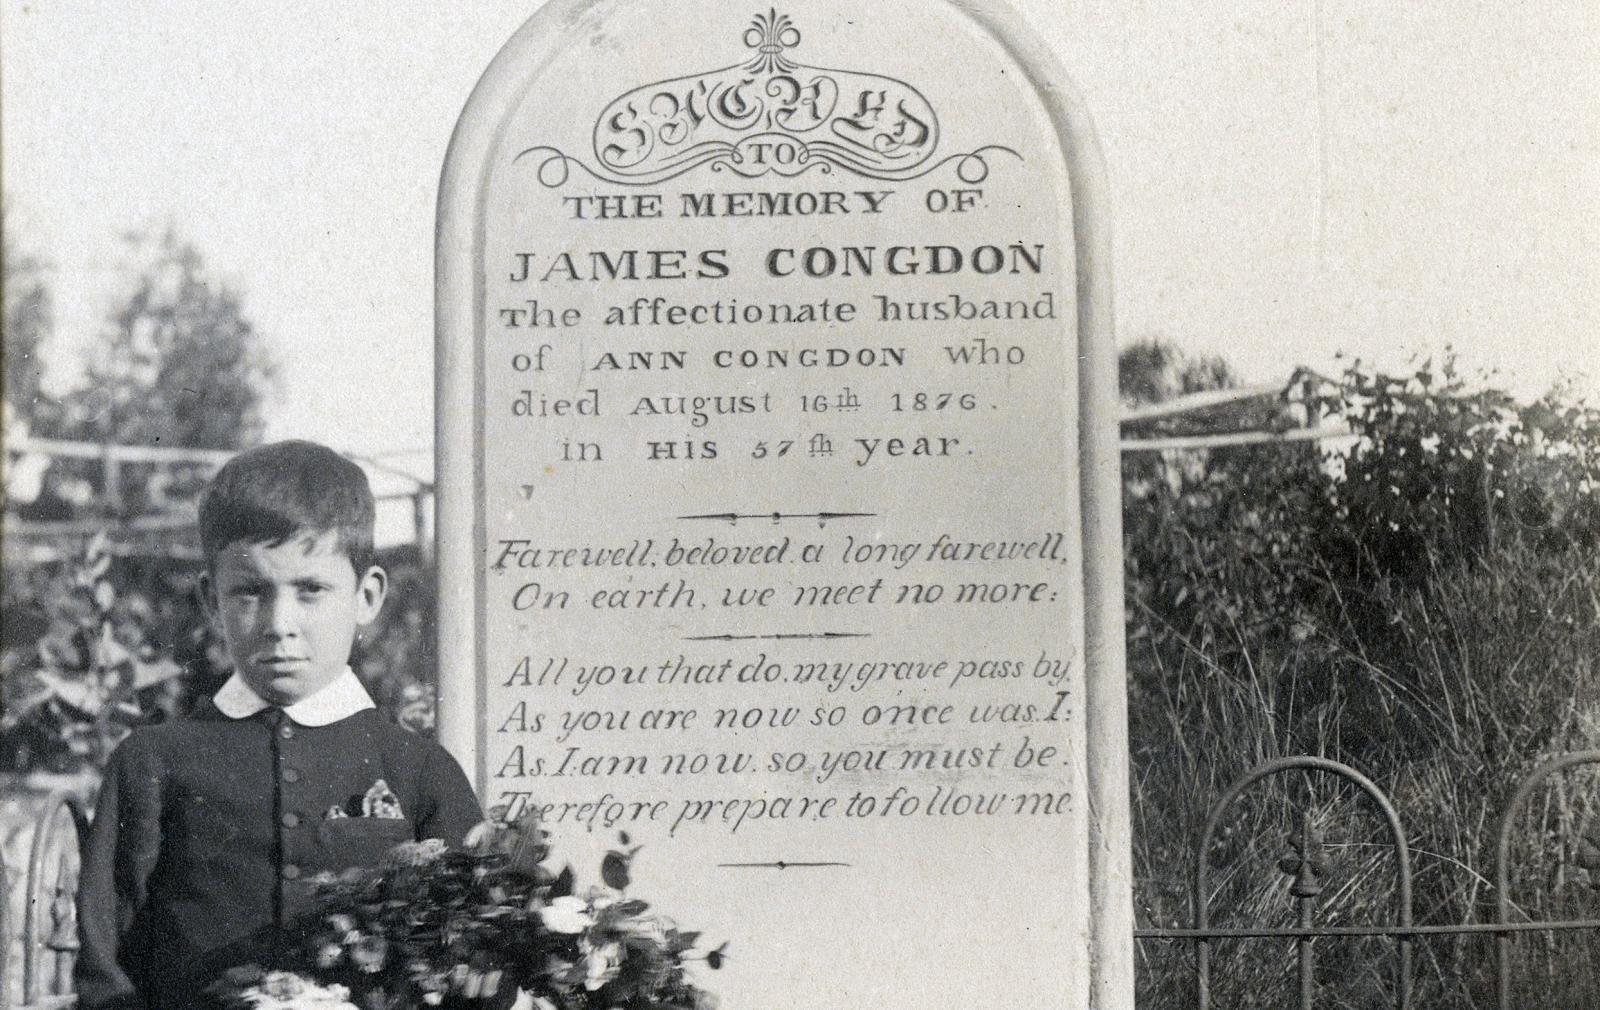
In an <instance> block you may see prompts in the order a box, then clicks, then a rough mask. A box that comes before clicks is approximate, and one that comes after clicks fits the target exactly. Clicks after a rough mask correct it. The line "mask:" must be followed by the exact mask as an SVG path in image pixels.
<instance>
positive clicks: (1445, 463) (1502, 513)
mask: <svg viewBox="0 0 1600 1010" xmlns="http://www.w3.org/2000/svg"><path fill="white" fill-rule="evenodd" d="M1314 385H1315V384H1314V383H1310V382H1308V384H1307V387H1306V388H1307V389H1312V388H1313V386H1314ZM1316 388H1320V389H1321V390H1322V392H1320V393H1316V392H1311V393H1307V394H1306V400H1305V402H1308V403H1311V404H1312V409H1313V411H1314V410H1315V409H1319V405H1320V409H1327V410H1331V411H1333V412H1335V413H1337V414H1339V416H1341V417H1342V418H1343V419H1344V420H1345V421H1346V422H1347V423H1349V424H1350V425H1351V426H1352V428H1353V429H1354V430H1355V431H1356V432H1357V433H1358V434H1359V435H1360V440H1359V442H1358V443H1357V444H1356V445H1355V446H1354V448H1351V449H1349V450H1348V451H1347V452H1346V453H1345V454H1344V456H1343V457H1342V458H1339V459H1337V460H1335V461H1333V462H1335V463H1337V465H1335V466H1330V465H1329V462H1330V461H1329V460H1326V459H1324V458H1322V457H1320V456H1319V455H1318V454H1317V453H1316V451H1315V450H1311V449H1305V448H1296V447H1274V448H1267V449H1256V450H1239V451H1231V452H1218V453H1214V454H1212V455H1210V456H1204V455H1195V454H1188V455H1181V456H1174V457H1169V458H1166V459H1152V458H1150V457H1134V458H1131V459H1128V460H1126V461H1125V464H1124V479H1125V486H1126V492H1127V493H1126V495H1125V509H1124V520H1125V523H1124V525H1125V528H1126V531H1127V558H1128V588H1129V672H1130V687H1131V691H1132V695H1131V697H1130V718H1131V723H1132V724H1131V732H1132V746H1133V750H1132V762H1133V766H1132V767H1133V779H1134V787H1133V802H1134V858H1135V867H1136V873H1137V874H1138V879H1137V889H1136V897H1137V901H1138V904H1139V913H1140V916H1141V919H1142V924H1143V925H1146V926H1158V927H1170V926H1180V925H1189V924H1191V922H1192V916H1193V914H1194V912H1193V902H1192V895H1191V893H1190V891H1191V884H1192V880H1193V869H1194V866H1195V861H1196V859H1204V860H1206V861H1207V865H1208V872H1209V875H1210V876H1209V884H1208V894H1207V899H1208V901H1209V903H1210V908H1211V912H1212V914H1211V922H1212V924H1213V925H1221V926H1259V925H1269V926H1289V925H1294V924H1296V899H1295V896H1294V895H1293V894H1292V893H1291V885H1292V884H1293V883H1294V880H1293V878H1292V876H1291V875H1290V871H1293V870H1295V869H1296V866H1297V863H1296V861H1295V860H1296V858H1297V855H1298V854H1297V853H1296V851H1295V849H1294V846H1293V844H1292V839H1293V838H1294V837H1295V836H1297V835H1298V834H1299V833H1300V832H1301V831H1302V830H1303V829H1304V828H1305V827H1306V826H1309V827H1310V828H1312V829H1314V830H1315V831H1316V832H1318V833H1319V834H1320V835H1321V837H1322V838H1323V840H1324V841H1323V845H1322V850H1323V854H1324V856H1325V858H1326V865H1325V866H1323V867H1321V871H1322V872H1321V874H1320V876H1319V877H1318V878H1317V879H1316V880H1315V881H1313V883H1314V884H1315V885H1317V889H1318V890H1319V893H1318V894H1317V895H1316V896H1315V898H1314V899H1313V903H1314V905H1315V907H1316V921H1317V922H1318V923H1319V924H1329V925H1388V924H1394V923H1396V922H1398V916H1399V907H1398V904H1397V902H1398V878H1397V872H1398V865H1397V860H1396V855H1395V847H1394V845H1393V843H1392V840H1391V839H1390V837H1389V834H1388V829H1387V827H1386V825H1385V822H1384V820H1383V818H1382V817H1381V816H1380V814H1379V811H1378V809H1377V807H1376V806H1375V804H1374V803H1373V802H1372V801H1371V800H1370V798H1368V797H1367V796H1366V795H1364V794H1363V792H1362V791H1361V790H1360V789H1359V788H1358V787H1356V786H1355V785H1353V784H1351V783H1349V782H1348V781H1345V780H1343V779H1340V778H1337V777H1334V776H1330V775H1327V774H1322V773H1314V774H1309V775H1308V774H1306V773H1303V772H1295V773H1292V774H1284V775H1278V776H1273V777H1270V778H1267V779H1264V780H1262V781H1261V782H1259V783H1257V784H1256V785H1255V786H1254V787H1252V788H1251V789H1250V790H1249V791H1248V792H1247V793H1246V794H1244V795H1243V796H1242V797H1241V798H1240V800H1239V802H1238V803H1237V804H1236V805H1235V806H1234V807H1232V808H1231V809H1230V810H1229V811H1228V812H1227V813H1226V815H1225V816H1224V817H1223V819H1222V822H1221V825H1220V829H1219V831H1218V833H1217V835H1216V839H1215V842H1214V844H1213V845H1212V846H1210V848H1209V850H1208V851H1206V852H1204V853H1199V852H1197V851H1196V850H1197V844H1198V839H1199V837H1200V834H1201V829H1202V826H1203V825H1204V823H1205V820H1206V817H1207V814H1208V812H1209V811H1210V809H1211V807H1212V805H1213V804H1214V803H1215V802H1216V801H1217V799H1218V798H1219V797H1220V796H1221V795H1222V793H1223V792H1224V791H1225V790H1226V789H1227V788H1228V787H1229V786H1230V784H1232V783H1233V782H1234V781H1236V780H1237V779H1239V778H1240V777H1241V776H1243V775H1244V774H1246V773H1247V772H1248V771H1249V770H1250V769H1252V768H1254V767H1256V766H1257V765H1259V764H1261V763H1262V762H1265V761H1268V760H1271V759H1274V758H1280V757H1287V756H1290V755H1298V754H1306V755H1315V756H1318V757H1323V758H1329V759H1333V760H1336V761H1339V762H1343V763H1345V764H1347V765H1349V766H1351V767H1353V768H1355V769H1356V770H1358V771H1359V772H1361V773H1363V774H1365V775H1366V776H1367V777H1368V778H1370V779H1371V780H1372V781H1373V782H1375V783H1376V784H1377V786H1378V787H1379V788H1380V789H1381V790H1383V791H1384V792H1385V793H1386V795H1387V796H1388V797H1389V798H1390V799H1391V800H1392V801H1393V804H1394V806H1395V807H1396V808H1397V809H1398V812H1399V816H1400V819H1401V822H1402V825H1403V830H1404V832H1405V835H1406V841H1407V843H1408V847H1409V852H1410V857H1411V864H1412V870H1413V884H1414V896H1413V903H1412V906H1413V913H1414V918H1415V922H1416V923H1418V924H1421V925H1438V926H1453V925H1460V924H1472V923H1489V922H1493V921H1494V917H1495V912H1496V902H1497V901H1498V900H1499V898H1500V895H1499V894H1498V893H1497V891H1496V888H1495V884H1494V880H1495V846H1496V837H1497V831H1498V827H1499V822H1500V818H1501V816H1502V813H1503V811H1504V810H1505V808H1506V806H1507V804H1508V802H1509V800H1510V799H1511V796H1512V794H1513V792H1514V791H1515V790H1516V788H1517V786H1518V784H1519V783H1520V782H1521V781H1522V780H1523V779H1524V777H1525V776H1526V775H1528V773H1529V772H1531V771H1532V770H1533V769H1534V768H1535V767H1537V766H1538V765H1539V763H1541V762H1542V761H1544V760H1546V759H1548V758H1549V757H1551V756H1553V755H1555V754H1559V753H1562V752H1567V751H1572V750H1580V749H1600V676H1597V671H1596V664H1597V662H1600V413H1597V412H1596V411H1594V410H1592V409H1590V408H1587V407H1580V406H1573V405H1571V404H1569V403H1566V402H1563V401H1562V400H1561V399H1560V398H1559V396H1557V395H1552V396H1551V397H1548V398H1546V399H1545V400H1543V401H1540V402H1539V403H1537V404H1533V405H1530V406H1526V407H1522V406H1518V405H1516V404H1514V403H1512V402H1511V401H1510V399H1509V398H1508V397H1505V396H1504V395H1503V394H1500V393H1497V392H1494V391H1493V390H1484V389H1477V390H1468V389H1467V388H1465V385H1464V383H1463V382H1462V381H1461V380H1460V379H1459V378H1458V377H1457V376H1455V374H1454V373H1453V371H1452V370H1451V369H1450V367H1449V364H1448V362H1446V363H1444V365H1443V366H1442V367H1441V368H1437V369H1435V368H1432V367H1431V366H1429V365H1423V366H1422V367H1421V368H1419V369H1418V370H1417V372H1416V373H1415V374H1413V375H1411V376H1399V377H1391V376H1384V375H1379V374H1374V373H1370V372H1364V371H1362V370H1361V369H1360V368H1359V367H1357V366H1352V368H1351V369H1350V370H1349V371H1348V372H1347V373H1346V374H1345V375H1344V376H1342V377H1341V378H1340V379H1339V380H1337V381H1335V382H1334V383H1333V384H1332V387H1331V389H1330V388H1328V387H1327V386H1326V385H1324V386H1321V387H1316ZM1251 409H1254V410H1256V411H1257V414H1258V416H1254V417H1248V416H1247V417H1234V418H1232V419H1231V420H1232V422H1233V423H1236V424H1239V425H1240V426H1248V427H1260V426H1262V425H1267V424H1272V423H1274V420H1275V412H1281V411H1282V410H1284V409H1285V407H1284V406H1283V405H1282V404H1281V403H1280V404H1267V405H1263V406H1257V407H1254V408H1251ZM1229 420H1230V419H1228V418H1220V419H1219V418H1216V417H1212V418H1208V419H1206V421H1205V422H1204V426H1205V427H1210V428H1214V427H1215V426H1217V425H1218V424H1219V423H1227V422H1228V421H1229ZM1166 433H1172V434H1183V433H1187V432H1185V431H1183V430H1181V429H1172V430H1169V431H1167V432H1166ZM1514 827H1515V831H1514V833H1513V837H1514V839H1515V843H1516V844H1515V845H1513V847H1512V865H1513V866H1514V868H1515V869H1514V872H1513V874H1512V882H1511V887H1510V894H1509V898H1510V900H1511V902H1512V918H1513V920H1522V921H1532V920H1552V919H1564V918H1576V917H1591V918H1600V768H1590V769H1585V770H1576V771H1573V772H1571V773H1568V774H1565V775H1562V776H1559V777H1558V778H1557V779H1555V780H1552V782H1551V783H1550V784H1549V786H1548V788H1544V789H1541V790H1538V791H1536V793H1535V794H1534V795H1532V796H1531V797H1530V798H1529V802H1528V803H1527V805H1526V806H1525V807H1524V808H1523V809H1522V811H1521V812H1520V813H1519V814H1518V816H1517V819H1516V821H1515V824H1514ZM1512 946H1513V953H1514V955H1515V958H1514V960H1515V964H1516V974H1515V980H1516V989H1517V992H1518V994H1519V996H1518V998H1519V999H1520V1000H1521V1002H1520V1004H1518V1005H1519V1006H1524V1007H1529V1008H1534V1007H1537V1008H1539V1010H1591V1008H1595V1007H1600V930H1589V931H1582V932H1551V933H1530V934H1527V935H1525V936H1521V937H1519V938H1518V939H1517V940H1516V941H1515V942H1514V943H1513V945H1512ZM1314 950H1315V959H1316V972H1315V979H1316V997H1317V1002H1316V1005H1317V1006H1318V1007H1362V1008H1365V1007H1381V1006H1394V1005H1395V995H1396V990H1395V987H1396V981H1397V967H1398V961H1399V944H1398V943H1397V941H1395V940H1393V939H1389V938H1368V939H1343V938H1340V939H1334V938H1322V939H1319V940H1317V941H1316V943H1315V944H1314ZM1212 951H1213V954H1212V966H1213V995H1214V1002H1213V1005H1214V1006H1216V1007H1218V1008H1233V1007H1257V1006H1259V1007H1274V1008H1276V1007H1287V1006H1294V1005H1297V994H1296V990H1295V972H1294V969H1295V951H1294V945H1293V943H1292V942H1290V941H1284V940H1241V941H1230V942H1217V943H1214V944H1213V945H1212ZM1494 952H1495V940H1494V937H1493V936H1492V934H1477V935H1444V936H1432V937H1427V938H1425V939H1423V938H1419V939H1418V940H1416V941H1415V942H1414V944H1413V954H1414V958H1415V976H1414V999H1413V1006H1416V1007H1419V1008H1429V1010H1433V1008H1453V1007H1464V1008H1467V1007H1480V1006H1481V1007H1492V1006H1494V1005H1495V999H1494V977H1493V968H1494ZM1139 963H1140V968H1141V975H1140V980H1139V981H1140V985H1139V989H1140V1006H1141V1008H1143V1010H1165V1008H1179V1007H1187V1006H1193V1005H1194V980H1193V949H1192V944H1190V943H1188V942H1181V941H1165V940H1148V941H1145V942H1143V943H1142V944H1141V947H1140V962H1139Z"/></svg>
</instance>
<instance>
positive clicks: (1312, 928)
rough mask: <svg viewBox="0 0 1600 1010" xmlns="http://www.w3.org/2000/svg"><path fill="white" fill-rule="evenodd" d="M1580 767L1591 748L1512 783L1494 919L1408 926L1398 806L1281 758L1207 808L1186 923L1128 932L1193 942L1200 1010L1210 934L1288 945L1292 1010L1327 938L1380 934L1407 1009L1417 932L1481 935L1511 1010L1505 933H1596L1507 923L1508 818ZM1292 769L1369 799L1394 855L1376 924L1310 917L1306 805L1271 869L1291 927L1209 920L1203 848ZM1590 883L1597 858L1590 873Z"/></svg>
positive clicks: (1311, 990) (1510, 961) (1312, 991)
mask: <svg viewBox="0 0 1600 1010" xmlns="http://www.w3.org/2000/svg"><path fill="white" fill-rule="evenodd" d="M1584 765H1600V751H1579V752H1575V753H1571V754H1565V755H1562V756H1560V757H1557V758H1555V759H1553V760H1550V761H1548V762H1546V763H1544V764H1542V765H1540V766H1539V767H1538V768H1536V769H1535V770H1534V771H1533V772H1532V774H1530V775H1529V776H1528V777H1527V778H1526V779H1524V780H1523V781H1522V783H1521V784H1520V785H1519V786H1518V788H1517V790H1516V792H1515V793H1514V794H1513V796H1512V798H1511V801H1510V802H1509V803H1508V804H1507V806H1506V808H1505V811H1504V812H1503V813H1502V814H1501V818H1500V823H1499V831H1498V833H1497V835H1496V848H1495V897H1496V903H1495V908H1496V915H1495V921H1494V922H1483V923H1461V924H1451V925H1423V926H1419V925H1416V924H1415V923H1414V921H1413V915H1412V879H1411V848H1410V845H1409V843H1408V841H1407V839H1406V834H1405V830H1404V828H1403V826H1402V824H1401V819H1400V815H1399V812H1398V811H1397V810H1396V808H1395V805H1394V803H1393V802H1392V801H1391V800H1390V798H1389V797H1388V795H1387V794H1385V793H1384V791H1383V790H1382V789H1380V788H1378V786H1376V785H1375V784H1374V783H1373V782H1372V781H1371V780H1370V779H1368V778H1367V777H1366V776H1365V775H1363V774H1361V773H1360V772H1359V771H1357V770H1355V769H1354V768H1351V767H1350V766H1349V765H1345V764H1341V763H1339V762H1337V761H1330V760H1328V759H1326V758H1318V757H1306V756H1302V757H1288V758H1279V759H1277V760H1273V761H1268V762H1265V763H1264V764H1261V765H1259V766H1257V767H1256V768H1254V769H1252V770H1251V771H1249V772H1248V773H1246V774H1245V775H1244V776H1243V777H1241V778H1240V779H1238V780H1237V781H1236V782H1234V783H1233V784H1232V785H1231V786H1229V787H1228V789H1227V790H1226V791H1225V792H1224V793H1223V794H1222V796H1221V798H1219V799H1218V800H1217V802H1216V803H1215V804H1214V805H1213V806H1212V807H1211V810H1210V813H1209V814H1208V816H1207V817H1206V821H1205V827H1204V829H1203V830H1202V832H1201V836H1200V839H1199V842H1198V845H1197V847H1196V850H1195V857H1194V859H1195V862H1194V866H1193V868H1192V871H1193V872H1192V881H1193V884H1192V887H1193V891H1192V895H1191V901H1192V911H1193V920H1192V923H1193V924H1192V925H1190V926H1186V927H1179V928H1170V929H1162V928H1150V929H1139V930H1137V931H1136V935H1137V936H1138V938H1140V939H1142V940H1156V941H1187V942H1189V943H1191V944H1193V946H1194V965H1195V979H1194V993H1195V1005H1196V1006H1197V1007H1199V1008H1200V1010H1210V1007H1211V1003H1212V970H1213V958H1212V945H1213V944H1214V943H1215V942H1216V941H1219V940H1271V939H1277V940H1290V941H1292V942H1293V944H1294V947H1295V955H1296V967H1295V977H1296V982H1297V988H1298V1005H1299V1007H1300V1010H1315V1007H1316V999H1317V984H1316V944H1317V941H1318V940H1324V939H1328V938H1338V937H1343V938H1355V937H1387V938H1390V939H1393V940H1394V941H1395V943H1396V945H1397V946H1398V948H1399V950H1398V954H1399V956H1398V957H1397V959H1396V969H1395V986H1394V993H1395V997H1394V1000H1395V1006H1397V1007H1399V1008H1400V1010H1407V1008H1409V1007H1411V1006H1412V989H1413V985H1412V983H1413V978H1412V973H1413V951H1412V947H1413V944H1414V942H1415V941H1416V940H1417V939H1418V938H1420V937H1425V936H1441V935H1444V936H1461V935H1471V934H1490V935H1493V936H1494V938H1495V969H1494V970H1495V975H1496V979H1495V990H1496V995H1497V997H1498V1005H1499V1007H1500V1010H1512V1006H1513V1003H1512V1001H1513V998H1514V995H1515V992H1514V987H1513V982H1512V980H1513V969H1514V956H1513V953H1514V952H1513V945H1512V939H1513V937H1514V936H1516V935H1518V934H1527V933H1545V934H1551V935H1553V934H1557V933H1564V932H1569V931H1573V930H1593V931H1597V932H1600V918H1576V919H1548V920H1545V919H1541V920H1532V921H1525V922H1513V921H1512V910H1513V907H1514V905H1513V901H1512V874H1511V870H1512V859H1511V847H1512V837H1513V830H1514V826H1515V824H1516V819H1517V817H1518V816H1519V814H1520V813H1521V812H1522V810H1523V808H1524V807H1525V806H1526V805H1527V802H1528V799H1529V797H1531V796H1533V795H1534V794H1535V792H1537V791H1538V790H1539V789H1540V788H1541V787H1544V786H1546V785H1548V784H1549V783H1550V781H1551V780H1552V779H1553V778H1554V777H1555V776H1557V775H1559V774H1560V773H1562V772H1565V771H1569V770H1571V769H1573V768H1577V767H1580V766H1584ZM1296 772H1298V773H1302V774H1306V775H1312V774H1319V773H1321V774H1328V775H1333V776H1336V777H1338V778H1340V779H1343V780H1345V781H1347V782H1350V783H1352V784H1354V785H1355V786H1357V787H1358V788H1359V789H1360V790H1361V792H1362V793H1363V794H1364V795H1365V796H1366V797H1367V798H1368V799H1370V800H1371V802H1372V803H1373V804H1374V805H1375V806H1376V807H1377V810H1378V812H1379V814H1380V815H1381V817H1382V819H1383V821H1384V823H1385V826H1386V831H1387V834H1388V835H1389V844H1390V845H1391V846H1392V848H1393V852H1394V857H1395V866H1396V869H1395V878H1396V880H1395V888H1394V894H1395V908H1394V915H1393V920H1394V921H1392V922H1390V923H1386V924H1378V925H1362V926H1356V925H1350V926H1337V925H1319V924H1318V923H1317V921H1316V913H1317V910H1318V903H1319V902H1318V900H1319V898H1320V897H1321V896H1322V894H1323V892H1324V890H1325V888H1326V883H1325V880H1324V877H1325V875H1326V873H1327V870H1328V861H1327V856H1326V845H1325V840H1324V839H1323V837H1322V835H1321V833H1320V832H1319V831H1318V830H1317V829H1316V827H1315V825H1314V822H1313V818H1312V816H1311V814H1310V812H1309V811H1307V812H1303V813H1302V815H1301V817H1300V818H1299V823H1298V825H1297V827H1296V829H1295V831H1294V834H1293V836H1292V837H1291V838H1290V840H1289V853H1288V854H1287V855H1286V856H1285V857H1284V858H1283V859H1282V860H1280V861H1279V864H1278V868H1279V869H1280V870H1281V871H1282V872H1283V873H1284V874H1286V875H1287V876H1288V877H1289V878H1290V885H1289V893H1290V895H1291V896H1292V897H1293V899H1294V903H1295V912H1296V917H1297V923H1296V925H1294V926H1244V927H1231V926H1230V927H1219V926H1215V925H1213V924H1212V894H1213V887H1212V881H1211V861H1210V853H1211V849H1212V846H1213V844H1214V842H1215V840H1216V837H1217V833H1218V831H1219V828H1220V827H1221V825H1222V824H1223V823H1224V818H1225V817H1226V815H1227V814H1228V812H1229V811H1230V810H1231V809H1232V808H1233V807H1234V805H1235V804H1236V803H1237V801H1238V800H1239V799H1240V797H1241V796H1243V795H1244V794H1245V793H1246V792H1248V791H1249V790H1250V789H1251V787H1252V786H1255V785H1256V784H1257V783H1259V782H1261V781H1262V780H1264V779H1268V778H1271V777H1274V776H1278V775H1285V774H1293V773H1296ZM1591 873H1592V875H1593V877H1594V879H1595V880H1596V881H1600V863H1597V865H1596V866H1595V867H1594V869H1593V870H1592V871H1591ZM1574 970H1589V971H1600V968H1596V967H1595V966H1593V965H1590V966H1587V968H1585V966H1581V965H1580V966H1574Z"/></svg>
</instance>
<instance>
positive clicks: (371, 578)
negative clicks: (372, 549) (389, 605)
mask: <svg viewBox="0 0 1600 1010" xmlns="http://www.w3.org/2000/svg"><path fill="white" fill-rule="evenodd" d="M388 595H389V573H388V572H385V571H384V570H383V569H382V568H380V567H378V566H377V565H373V566H372V567H371V568H368V569H367V571H366V574H365V575H362V576H360V577H359V578H358V579H356V624H358V625H363V624H371V623H372V622H373V621H374V620H376V619H377V617H378V611H380V610H382V609H383V601H384V598H385V597H386V596H388Z"/></svg>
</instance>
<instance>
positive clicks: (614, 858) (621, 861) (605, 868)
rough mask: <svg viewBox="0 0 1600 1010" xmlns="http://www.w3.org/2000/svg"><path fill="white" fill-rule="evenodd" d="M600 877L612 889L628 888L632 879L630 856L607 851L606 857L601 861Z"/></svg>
mask: <svg viewBox="0 0 1600 1010" xmlns="http://www.w3.org/2000/svg"><path fill="white" fill-rule="evenodd" d="M600 879H601V880H603V881H605V884H606V886H607V887H609V888H611V889H612V890H616V891H625V890H627V889H628V883H629V879H630V878H629V875H628V857H627V856H624V855H623V854H622V853H620V852H607V853H606V857H605V859H603V860H601V861H600Z"/></svg>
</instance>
